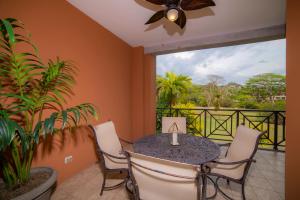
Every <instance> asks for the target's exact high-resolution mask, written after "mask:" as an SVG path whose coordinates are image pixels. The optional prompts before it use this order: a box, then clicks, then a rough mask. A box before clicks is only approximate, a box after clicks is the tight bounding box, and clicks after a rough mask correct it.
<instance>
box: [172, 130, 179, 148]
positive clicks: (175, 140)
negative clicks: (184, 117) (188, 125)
mask: <svg viewBox="0 0 300 200" xmlns="http://www.w3.org/2000/svg"><path fill="white" fill-rule="evenodd" d="M172 144H173V145H177V144H178V134H177V133H176V132H173V133H172Z"/></svg>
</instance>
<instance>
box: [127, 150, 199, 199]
mask: <svg viewBox="0 0 300 200" xmlns="http://www.w3.org/2000/svg"><path fill="white" fill-rule="evenodd" d="M127 156H128V163H129V173H130V176H131V178H132V179H133V183H134V185H137V187H135V191H136V192H135V195H137V196H138V197H139V198H140V199H145V200H151V199H155V200H182V199H189V200H196V199H197V198H198V191H199V185H200V184H197V180H198V179H197V176H198V171H199V170H198V169H199V167H198V166H194V165H188V164H183V163H178V162H172V161H168V160H163V159H158V158H153V157H149V156H145V155H141V154H136V153H132V152H127Z"/></svg>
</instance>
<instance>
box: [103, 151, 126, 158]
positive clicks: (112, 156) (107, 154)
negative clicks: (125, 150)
mask: <svg viewBox="0 0 300 200" xmlns="http://www.w3.org/2000/svg"><path fill="white" fill-rule="evenodd" d="M101 153H103V154H104V155H106V156H108V157H111V158H115V159H121V160H122V159H127V158H126V157H125V156H124V157H121V156H114V155H111V154H109V153H106V152H104V151H102V150H101Z"/></svg>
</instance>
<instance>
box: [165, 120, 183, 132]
mask: <svg viewBox="0 0 300 200" xmlns="http://www.w3.org/2000/svg"><path fill="white" fill-rule="evenodd" d="M174 124H175V125H176V128H177V129H178V130H177V132H178V133H186V118H185V117H162V130H161V132H162V133H171V132H172V131H170V129H172V126H173V125H174Z"/></svg>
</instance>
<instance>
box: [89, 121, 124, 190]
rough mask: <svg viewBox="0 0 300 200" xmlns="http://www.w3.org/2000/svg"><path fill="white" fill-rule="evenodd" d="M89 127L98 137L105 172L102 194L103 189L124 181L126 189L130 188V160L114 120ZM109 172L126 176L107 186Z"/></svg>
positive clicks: (121, 183)
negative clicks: (124, 150) (128, 181)
mask: <svg viewBox="0 0 300 200" xmlns="http://www.w3.org/2000/svg"><path fill="white" fill-rule="evenodd" d="M89 127H90V128H91V129H92V131H93V133H94V137H95V139H96V148H97V155H98V158H99V161H100V167H101V170H102V172H103V182H102V186H101V191H100V195H102V194H103V191H106V190H113V189H116V188H118V187H120V186H122V185H123V184H124V183H125V184H126V189H128V188H127V180H128V177H129V173H128V162H127V158H126V156H125V155H124V153H123V148H122V145H121V143H120V140H119V137H118V135H117V133H116V129H115V126H114V124H113V122H112V121H108V122H105V123H102V124H99V125H97V126H92V125H89ZM109 174H125V175H126V177H125V178H124V180H123V181H122V182H120V183H118V184H116V185H113V186H106V179H107V176H108V175H109Z"/></svg>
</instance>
